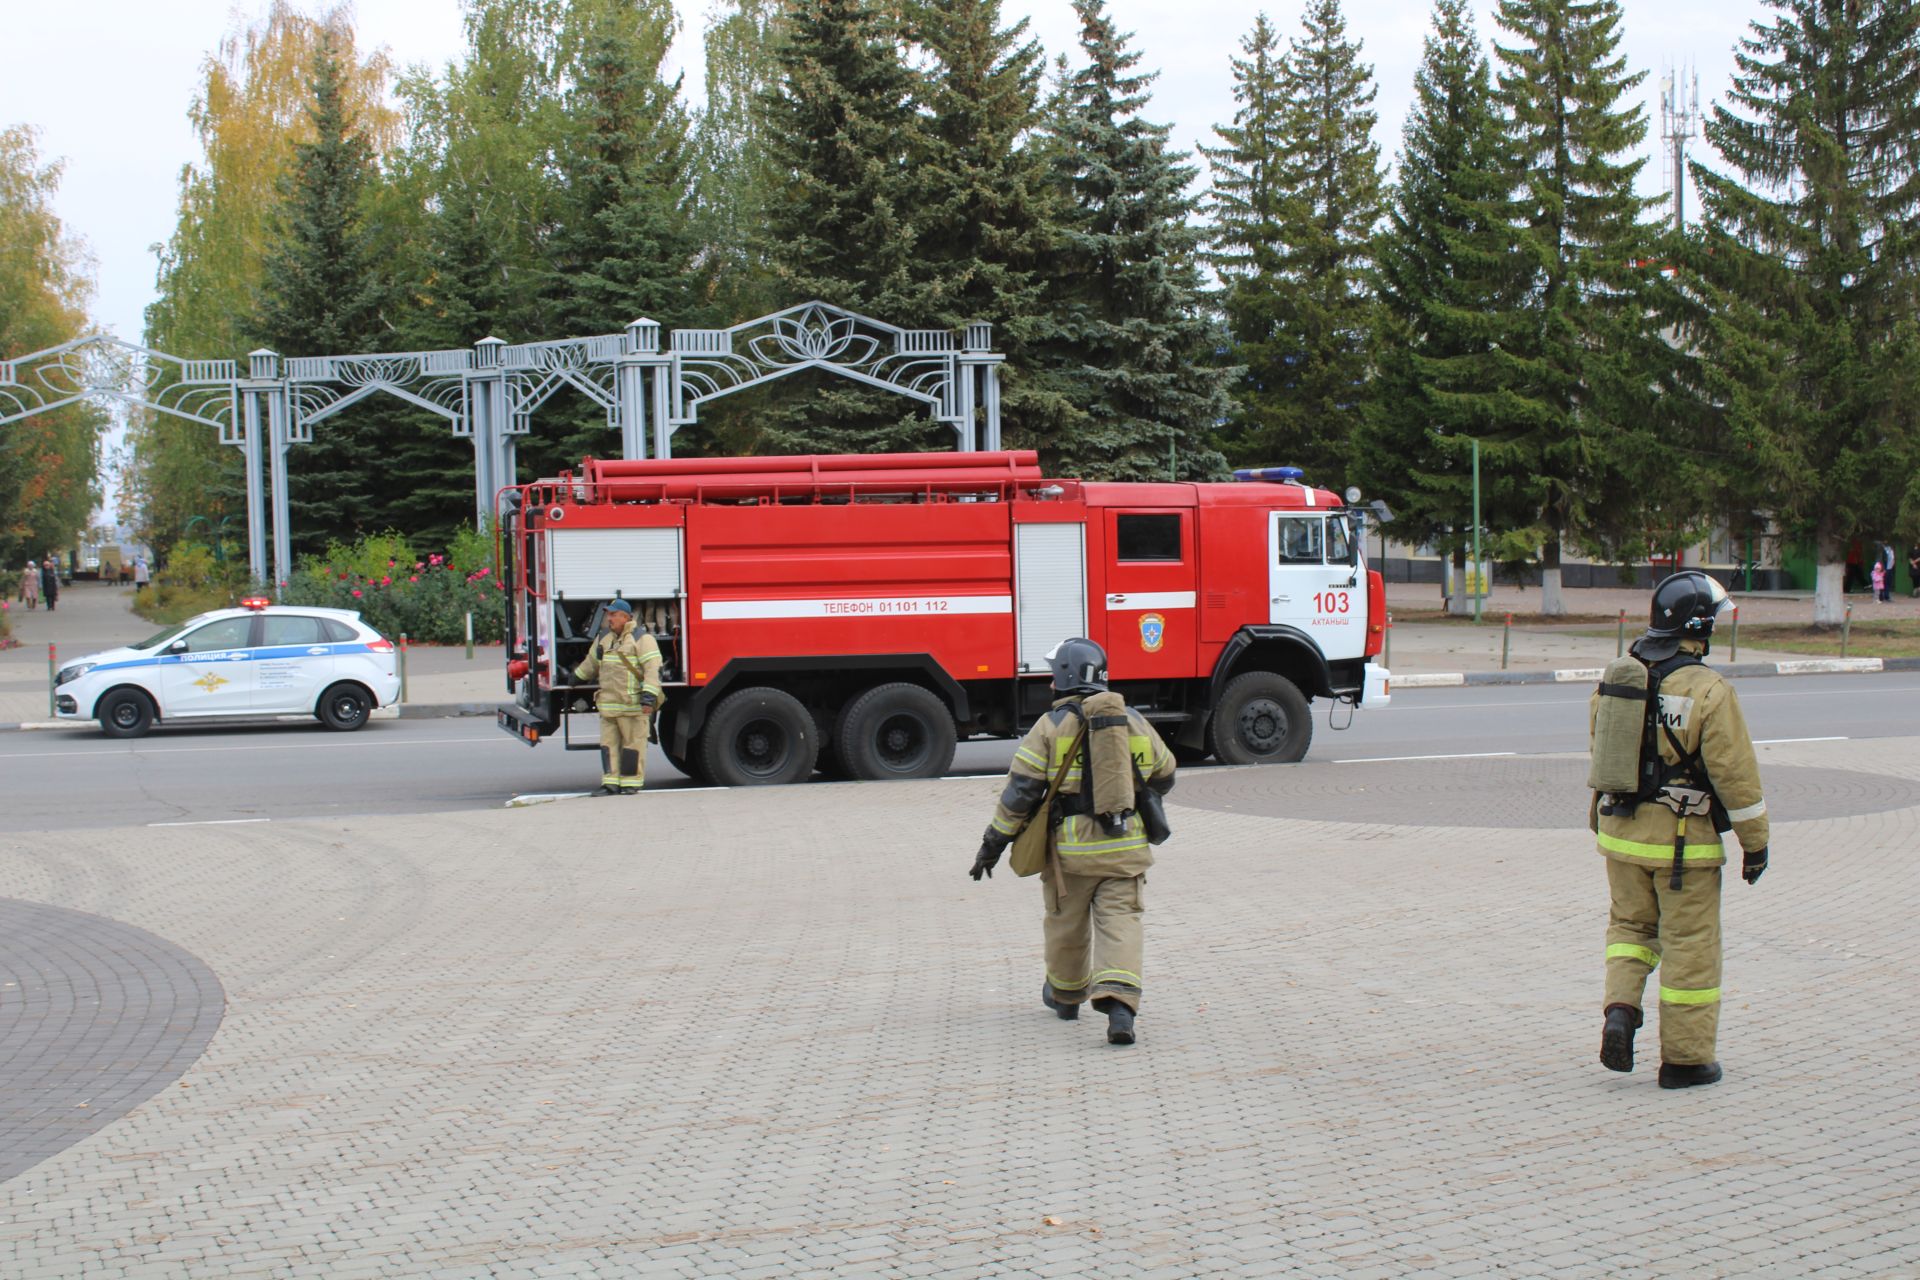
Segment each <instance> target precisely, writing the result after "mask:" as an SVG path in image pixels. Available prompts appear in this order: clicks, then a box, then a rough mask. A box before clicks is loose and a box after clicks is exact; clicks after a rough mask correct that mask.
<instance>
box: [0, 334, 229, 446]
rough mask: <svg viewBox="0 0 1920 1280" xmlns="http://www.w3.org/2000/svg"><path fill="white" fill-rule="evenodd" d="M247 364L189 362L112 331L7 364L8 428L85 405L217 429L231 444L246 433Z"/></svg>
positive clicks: (0, 406) (2, 375)
mask: <svg viewBox="0 0 1920 1280" xmlns="http://www.w3.org/2000/svg"><path fill="white" fill-rule="evenodd" d="M239 376H240V373H239V366H238V364H237V363H236V362H235V361H232V360H182V359H181V358H180V357H178V356H170V355H168V354H167V353H166V352H164V351H155V350H153V349H152V348H150V347H142V346H136V345H135V344H133V343H131V342H122V341H121V340H120V339H118V338H114V337H109V336H107V335H105V334H92V335H89V336H87V337H84V338H75V339H74V340H73V341H71V342H64V343H62V344H60V345H59V346H57V347H48V348H47V349H46V350H44V351H36V352H34V353H32V354H31V355H25V356H21V357H20V358H19V359H17V360H0V426H4V425H5V424H7V423H10V422H17V421H19V420H20V419H22V418H27V417H31V416H32V415H34V414H36V413H47V412H50V411H52V410H54V409H62V408H65V407H66V406H68V405H71V404H77V403H79V402H81V401H105V402H108V403H112V404H123V405H130V406H133V407H136V408H141V409H147V410H151V411H153V412H155V413H162V414H166V415H168V416H170V417H175V418H183V419H185V420H186V421H188V422H198V423H201V424H202V425H204V426H209V427H213V428H216V429H217V430H218V431H219V432H220V440H221V442H222V443H223V444H239V443H241V442H242V441H243V440H244V439H245V436H246V427H245V424H244V423H243V422H242V421H241V419H240V415H239V413H238V412H237V401H238V394H237V389H238V385H239Z"/></svg>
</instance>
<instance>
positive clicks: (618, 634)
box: [573, 600, 666, 796]
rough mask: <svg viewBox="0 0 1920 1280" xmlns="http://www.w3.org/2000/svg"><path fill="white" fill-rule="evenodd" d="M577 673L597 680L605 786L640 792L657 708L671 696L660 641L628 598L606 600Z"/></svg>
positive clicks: (614, 792) (612, 791)
mask: <svg viewBox="0 0 1920 1280" xmlns="http://www.w3.org/2000/svg"><path fill="white" fill-rule="evenodd" d="M573 678H574V679H576V680H579V681H582V682H589V683H590V682H593V681H598V682H599V684H600V693H599V696H598V697H596V698H595V699H594V706H595V707H596V708H597V709H598V710H599V712H600V791H601V793H602V794H604V795H610V796H629V795H638V794H639V793H640V791H641V789H642V788H644V787H645V786H646V785H647V739H648V738H649V737H650V736H651V730H652V721H653V716H654V713H655V712H657V711H658V710H659V709H660V704H661V703H662V702H664V701H666V690H665V689H664V688H662V686H661V684H660V646H659V645H658V644H657V643H655V641H654V638H653V637H652V636H651V635H650V634H648V632H647V631H646V630H645V629H644V628H643V627H641V626H640V624H639V623H637V622H636V621H634V616H633V606H632V605H630V604H628V603H627V602H626V601H625V600H615V601H612V602H611V603H609V604H608V605H607V610H606V617H605V627H604V629H603V630H602V631H601V632H600V635H599V636H598V637H597V638H595V640H594V642H593V647H592V648H590V649H589V650H587V660H586V661H585V662H582V663H581V664H580V665H579V666H578V667H576V668H574V672H573Z"/></svg>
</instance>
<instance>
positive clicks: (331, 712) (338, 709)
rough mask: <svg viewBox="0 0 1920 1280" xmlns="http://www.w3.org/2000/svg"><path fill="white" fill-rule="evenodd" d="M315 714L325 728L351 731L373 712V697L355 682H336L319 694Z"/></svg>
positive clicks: (343, 731)
mask: <svg viewBox="0 0 1920 1280" xmlns="http://www.w3.org/2000/svg"><path fill="white" fill-rule="evenodd" d="M316 714H317V715H319V717H320V723H321V724H324V725H325V726H327V728H329V729H334V730H337V731H339V732H341V733H352V732H353V731H354V730H355V729H358V728H359V727H360V726H362V725H364V724H365V723H366V722H367V717H368V716H370V715H371V714H373V699H372V698H370V697H368V696H367V691H366V690H365V689H362V688H361V687H360V686H359V685H357V684H336V685H334V686H333V687H332V688H330V689H328V690H327V691H326V692H325V693H323V694H321V695H320V706H319V709H318V711H317V712H316Z"/></svg>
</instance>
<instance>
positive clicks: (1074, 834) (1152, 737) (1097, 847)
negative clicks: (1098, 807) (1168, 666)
mask: <svg viewBox="0 0 1920 1280" xmlns="http://www.w3.org/2000/svg"><path fill="white" fill-rule="evenodd" d="M1081 701H1083V699H1082V698H1081V697H1080V696H1079V695H1075V696H1073V697H1069V698H1061V699H1060V700H1059V701H1057V702H1055V703H1054V704H1053V709H1052V710H1051V711H1049V712H1047V714H1046V715H1044V716H1041V717H1040V719H1039V721H1038V722H1037V723H1035V724H1034V726H1033V728H1031V729H1029V730H1027V736H1026V737H1025V738H1022V739H1021V740H1020V746H1019V749H1018V750H1016V751H1015V752H1014V753H1013V767H1012V768H1011V769H1010V770H1008V772H1007V785H1006V787H1005V789H1004V790H1003V791H1002V792H1001V793H1000V803H999V804H998V805H997V806H996V807H995V809H994V813H993V823H992V825H991V826H990V827H988V839H989V840H990V841H992V842H994V843H997V844H998V845H1000V846H1001V847H1003V848H1004V847H1005V845H1006V844H1007V842H1009V841H1011V840H1012V839H1013V837H1014V835H1015V833H1016V832H1018V831H1019V830H1020V827H1021V824H1022V823H1024V822H1025V821H1026V818H1027V815H1028V814H1030V813H1032V812H1033V811H1034V809H1035V808H1036V807H1037V806H1038V805H1039V803H1040V801H1041V800H1042V799H1044V798H1045V797H1046V794H1047V785H1048V783H1050V782H1051V781H1052V780H1053V775H1054V773H1055V772H1057V771H1058V770H1059V768H1060V766H1061V765H1062V764H1063V763H1065V761H1066V754H1067V749H1068V748H1069V747H1071V746H1072V745H1073V744H1074V741H1075V739H1080V740H1081V742H1080V749H1079V750H1078V751H1077V752H1075V755H1074V761H1073V763H1072V764H1071V765H1069V766H1068V768H1067V772H1066V776H1065V777H1064V778H1063V779H1061V782H1060V794H1059V795H1058V796H1056V797H1055V798H1054V802H1053V815H1051V816H1052V817H1058V818H1060V820H1059V821H1058V823H1057V824H1056V825H1055V826H1054V827H1053V835H1052V847H1053V852H1054V854H1055V856H1057V857H1058V858H1059V859H1060V866H1061V869H1062V870H1063V871H1065V872H1066V873H1067V874H1068V875H1077V876H1101V877H1117V876H1137V875H1139V874H1140V873H1141V872H1143V871H1145V870H1146V869H1147V868H1148V867H1150V866H1152V865H1153V850H1152V847H1151V846H1150V845H1148V844H1147V833H1146V829H1145V828H1144V827H1143V826H1142V825H1141V822H1140V815H1139V814H1135V813H1130V814H1128V815H1127V820H1126V823H1125V825H1124V826H1123V827H1122V828H1121V831H1120V834H1118V835H1109V834H1108V833H1107V831H1106V830H1105V829H1104V828H1103V827H1102V826H1101V825H1100V822H1099V821H1098V819H1096V818H1095V817H1094V815H1093V814H1091V813H1088V812H1079V811H1077V810H1083V809H1084V808H1085V806H1084V805H1083V804H1082V803H1081V801H1080V792H1081V788H1082V786H1083V785H1084V783H1085V772H1086V771H1085V765H1086V762H1087V755H1086V741H1085V739H1084V737H1083V735H1082V733H1081V730H1082V728H1083V726H1084V721H1083V719H1082V717H1081V716H1080V715H1079V714H1076V712H1077V710H1078V707H1077V704H1078V703H1080V702H1081ZM1127 721H1128V734H1127V738H1128V743H1127V745H1128V746H1129V747H1130V748H1131V749H1132V752H1133V761H1134V764H1135V766H1136V767H1138V769H1139V770H1140V776H1141V777H1142V778H1144V779H1145V780H1146V783H1147V785H1148V786H1150V787H1152V788H1153V789H1154V790H1155V791H1157V792H1159V793H1160V794H1161V795H1165V794H1167V792H1169V791H1171V790H1173V774H1174V765H1173V753H1172V752H1170V751H1168V750H1167V744H1166V743H1164V742H1162V741H1161V740H1160V735H1159V734H1157V733H1155V732H1154V730H1153V726H1152V725H1150V724H1148V723H1147V721H1146V718H1145V717H1144V716H1142V715H1141V714H1140V713H1139V712H1138V711H1135V710H1134V709H1133V708H1131V707H1129V708H1127ZM1061 815H1065V816H1061ZM1049 817H1050V815H1048V814H1040V815H1038V816H1037V817H1035V819H1034V821H1036V822H1047V821H1049Z"/></svg>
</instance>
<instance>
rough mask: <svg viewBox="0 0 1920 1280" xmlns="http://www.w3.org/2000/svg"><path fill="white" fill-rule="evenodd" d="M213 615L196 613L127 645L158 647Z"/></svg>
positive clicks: (129, 646)
mask: <svg viewBox="0 0 1920 1280" xmlns="http://www.w3.org/2000/svg"><path fill="white" fill-rule="evenodd" d="M212 616H213V615H212V614H210V613H199V614H195V615H194V616H193V617H191V618H188V619H187V620H186V621H185V622H176V623H174V624H173V625H172V626H170V627H168V628H167V629H166V630H164V631H156V632H154V633H153V634H152V635H150V636H148V637H147V638H146V639H145V640H142V641H140V642H139V643H138V644H130V645H128V646H127V648H129V649H158V648H159V647H160V646H161V645H163V644H165V643H166V642H167V641H169V640H171V639H173V638H174V637H175V636H177V635H179V634H180V633H181V632H183V631H185V630H186V629H187V628H189V627H195V626H198V625H199V624H201V623H202V622H205V621H206V620H207V619H208V618H211V617H212Z"/></svg>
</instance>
